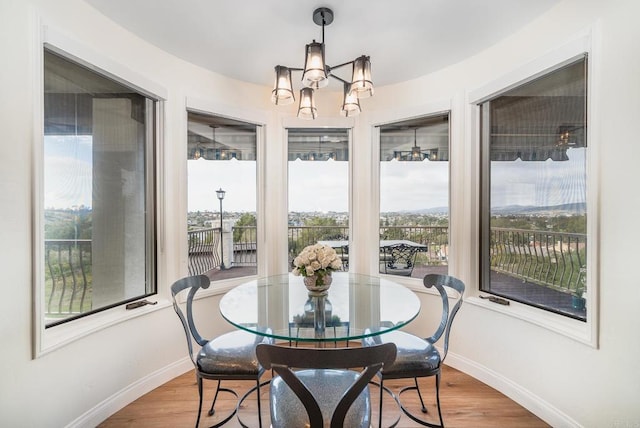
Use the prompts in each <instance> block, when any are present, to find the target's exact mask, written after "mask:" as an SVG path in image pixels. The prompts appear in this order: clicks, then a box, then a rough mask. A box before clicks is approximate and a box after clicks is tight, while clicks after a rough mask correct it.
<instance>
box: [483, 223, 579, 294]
mask: <svg viewBox="0 0 640 428" xmlns="http://www.w3.org/2000/svg"><path fill="white" fill-rule="evenodd" d="M489 251H490V256H491V270H494V271H496V272H500V273H505V274H507V275H511V276H516V277H519V278H522V279H523V280H526V281H529V282H533V283H536V284H539V285H543V286H545V287H549V288H553V289H556V290H559V291H562V292H577V291H579V290H580V289H581V287H583V284H584V267H585V263H586V251H587V235H586V234H583V233H561V232H546V231H539V230H524V229H506V228H498V227H494V228H491V244H490V250H489Z"/></svg>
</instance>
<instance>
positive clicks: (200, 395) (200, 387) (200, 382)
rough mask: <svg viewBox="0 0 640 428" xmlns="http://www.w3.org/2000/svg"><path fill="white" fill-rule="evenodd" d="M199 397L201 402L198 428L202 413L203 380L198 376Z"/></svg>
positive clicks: (197, 420) (199, 404)
mask: <svg viewBox="0 0 640 428" xmlns="http://www.w3.org/2000/svg"><path fill="white" fill-rule="evenodd" d="M198 396H199V397H200V402H199V403H198V418H197V419H196V428H198V425H200V412H202V378H201V377H200V376H198Z"/></svg>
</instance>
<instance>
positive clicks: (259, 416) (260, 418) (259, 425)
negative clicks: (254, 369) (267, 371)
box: [256, 379, 262, 428]
mask: <svg viewBox="0 0 640 428" xmlns="http://www.w3.org/2000/svg"><path fill="white" fill-rule="evenodd" d="M256 393H257V394H258V397H257V398H258V427H259V428H262V409H261V408H260V379H258V380H257V381H256Z"/></svg>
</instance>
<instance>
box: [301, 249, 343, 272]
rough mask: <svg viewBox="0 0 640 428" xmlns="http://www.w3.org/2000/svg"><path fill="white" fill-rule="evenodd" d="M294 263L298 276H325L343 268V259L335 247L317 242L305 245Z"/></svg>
mask: <svg viewBox="0 0 640 428" xmlns="http://www.w3.org/2000/svg"><path fill="white" fill-rule="evenodd" d="M293 265H294V266H295V267H294V268H293V274H294V275H296V276H300V275H302V276H305V277H307V276H324V275H326V274H330V273H331V272H333V271H334V270H339V269H341V268H342V261H341V260H340V258H339V257H338V254H337V253H336V250H334V249H333V248H331V247H329V246H328V245H322V244H315V245H309V246H308V247H305V248H304V249H303V250H302V252H301V253H300V254H299V255H298V257H296V258H295V259H294V260H293Z"/></svg>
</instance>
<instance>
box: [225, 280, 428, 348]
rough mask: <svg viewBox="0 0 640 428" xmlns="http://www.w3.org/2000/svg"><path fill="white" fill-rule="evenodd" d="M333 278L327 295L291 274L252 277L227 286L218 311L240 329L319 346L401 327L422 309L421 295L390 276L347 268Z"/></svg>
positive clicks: (357, 338)
mask: <svg viewBox="0 0 640 428" xmlns="http://www.w3.org/2000/svg"><path fill="white" fill-rule="evenodd" d="M332 277H333V283H332V284H331V288H329V290H328V294H327V295H326V296H318V295H315V294H314V293H309V292H308V291H307V289H306V287H305V286H304V284H303V280H302V277H297V276H294V275H292V274H284V275H278V276H269V277H265V278H258V279H254V280H251V281H248V282H246V283H243V284H240V285H238V286H237V287H235V288H233V289H231V290H230V291H228V292H227V293H226V294H225V295H224V296H223V297H222V298H221V299H220V305H219V306H220V312H221V314H222V316H223V317H224V319H225V320H227V321H228V322H229V323H231V324H232V325H234V326H235V327H237V328H239V329H242V330H246V331H248V332H251V333H254V334H257V335H261V336H268V337H272V338H274V339H280V340H285V341H289V342H315V343H316V346H318V347H323V346H324V345H325V344H326V343H328V342H338V341H347V342H348V341H351V340H359V339H362V338H364V337H367V336H374V335H379V334H383V333H385V332H388V331H392V330H395V329H398V328H401V327H403V326H405V325H407V324H408V323H410V322H411V321H412V320H413V319H415V317H416V316H417V315H418V313H419V312H420V300H419V299H418V296H417V295H416V294H415V293H414V292H413V291H411V290H409V289H408V288H406V287H404V286H403V285H401V284H398V283H396V282H394V281H392V280H389V279H386V278H380V277H376V276H366V275H359V274H353V273H346V272H334V273H333V274H332Z"/></svg>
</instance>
